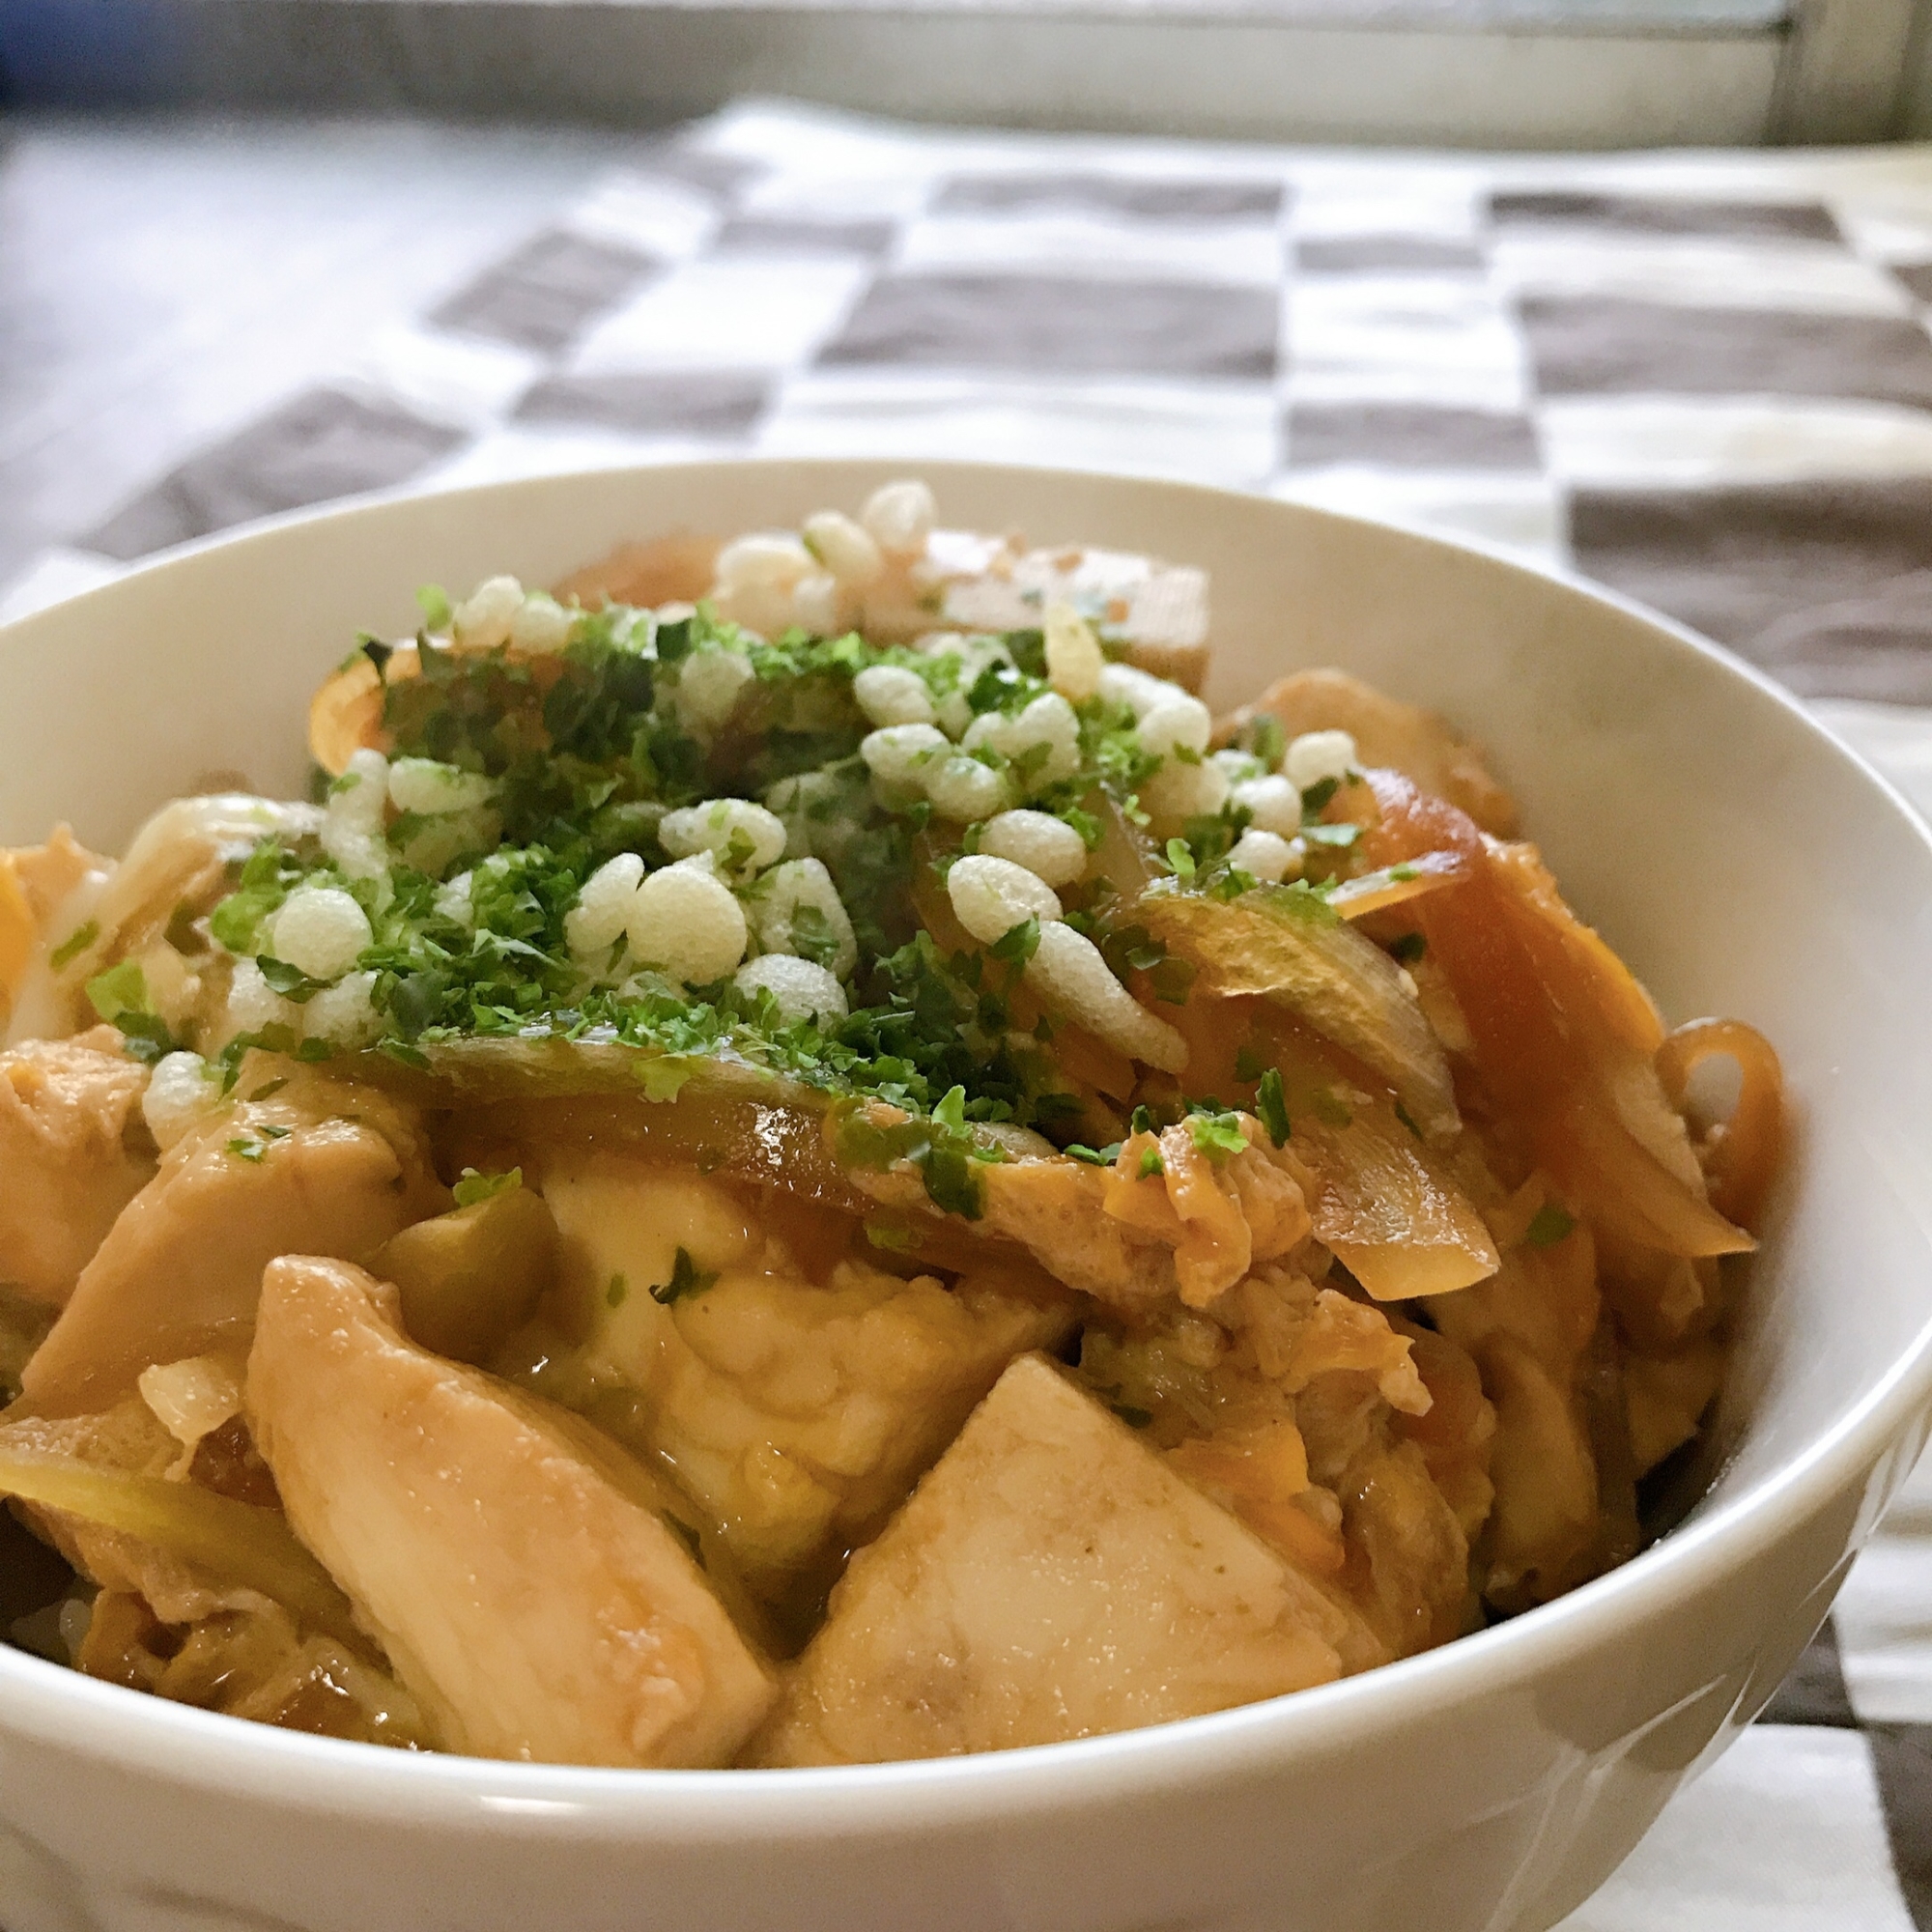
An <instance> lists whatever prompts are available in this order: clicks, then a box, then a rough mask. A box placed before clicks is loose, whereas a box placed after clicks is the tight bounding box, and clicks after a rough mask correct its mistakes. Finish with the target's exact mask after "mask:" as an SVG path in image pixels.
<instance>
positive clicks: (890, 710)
mask: <svg viewBox="0 0 1932 1932" xmlns="http://www.w3.org/2000/svg"><path fill="white" fill-rule="evenodd" d="M852 696H853V697H854V699H855V700H856V701H857V703H858V706H859V709H860V710H861V711H863V712H864V713H865V714H866V717H867V720H868V721H869V722H870V723H871V724H873V725H882V726H883V725H930V724H931V723H932V722H933V709H932V692H931V689H930V687H929V686H928V685H927V684H926V681H925V680H924V678H923V677H921V676H920V674H919V673H918V671H916V670H908V669H907V668H906V667H905V666H904V665H867V667H866V668H865V669H864V670H862V671H861V672H860V673H859V675H858V676H857V677H855V678H854V679H853V680H852Z"/></svg>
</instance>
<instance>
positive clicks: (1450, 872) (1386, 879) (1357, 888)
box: [1328, 852, 1469, 920]
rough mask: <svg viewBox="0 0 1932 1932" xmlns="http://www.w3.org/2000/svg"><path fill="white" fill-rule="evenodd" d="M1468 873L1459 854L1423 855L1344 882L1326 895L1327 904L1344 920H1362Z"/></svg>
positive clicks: (1426, 853) (1465, 861) (1453, 882)
mask: <svg viewBox="0 0 1932 1932" xmlns="http://www.w3.org/2000/svg"><path fill="white" fill-rule="evenodd" d="M1468 873H1469V862H1468V860H1467V859H1466V858H1464V857H1463V854H1462V853H1460V852H1424V853H1423V854H1422V855H1421V856H1420V857H1419V858H1414V859H1407V860H1405V861H1404V862H1403V863H1402V864H1401V865H1397V866H1382V867H1378V869H1377V870H1375V871H1373V872H1364V873H1362V874H1361V875H1360V877H1358V878H1353V879H1345V880H1344V881H1343V882H1342V883H1341V884H1340V885H1339V886H1337V887H1336V888H1335V890H1334V891H1333V892H1331V893H1330V894H1329V895H1328V903H1329V905H1330V906H1331V907H1332V908H1333V909H1334V910H1335V911H1336V912H1338V913H1340V914H1341V915H1342V917H1343V918H1344V919H1350V920H1353V919H1362V918H1365V917H1366V916H1367V915H1368V914H1370V913H1372V912H1381V911H1383V910H1384V909H1385V908H1387V907H1389V906H1398V905H1404V904H1406V903H1407V901H1408V900H1410V899H1419V898H1425V897H1427V896H1428V895H1429V894H1431V893H1436V892H1440V891H1441V890H1442V888H1443V887H1444V886H1448V885H1453V884H1455V882H1456V881H1457V880H1458V879H1463V878H1466V877H1467V876H1468Z"/></svg>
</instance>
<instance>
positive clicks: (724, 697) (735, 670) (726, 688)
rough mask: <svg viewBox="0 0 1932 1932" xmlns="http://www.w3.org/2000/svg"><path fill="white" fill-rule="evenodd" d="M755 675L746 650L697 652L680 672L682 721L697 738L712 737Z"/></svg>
mask: <svg viewBox="0 0 1932 1932" xmlns="http://www.w3.org/2000/svg"><path fill="white" fill-rule="evenodd" d="M774 628H782V627H781V626H779V627H774ZM752 677H753V671H752V661H751V659H750V658H748V657H747V656H746V655H745V654H744V652H743V651H694V652H693V653H692V654H691V656H690V657H688V658H686V659H685V661H684V664H683V667H682V668H681V669H680V670H679V672H678V677H677V715H678V722H679V723H680V724H682V725H683V726H684V728H685V729H686V730H687V731H690V732H692V733H694V734H695V735H696V736H697V737H700V738H709V737H711V736H712V735H713V734H714V733H715V732H716V731H717V730H718V728H719V727H720V726H721V725H723V724H724V723H725V720H726V719H727V718H729V717H730V715H731V711H732V707H733V706H734V705H736V703H737V702H738V694H739V693H740V692H741V691H743V690H744V688H745V687H746V686H747V685H748V684H750V683H751V681H752Z"/></svg>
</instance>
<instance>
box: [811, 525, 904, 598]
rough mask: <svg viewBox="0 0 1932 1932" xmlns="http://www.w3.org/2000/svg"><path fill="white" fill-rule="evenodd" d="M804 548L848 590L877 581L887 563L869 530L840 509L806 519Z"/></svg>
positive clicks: (863, 587) (864, 587)
mask: <svg viewBox="0 0 1932 1932" xmlns="http://www.w3.org/2000/svg"><path fill="white" fill-rule="evenodd" d="M804 534H805V547H806V549H807V550H809V551H810V553H811V554H812V555H813V556H815V557H816V558H817V559H818V560H819V562H820V563H822V564H823V565H824V566H825V567H826V569H827V570H829V571H830V572H831V573H832V575H833V576H834V577H836V578H837V579H838V582H840V583H841V584H843V585H844V586H845V587H846V588H847V589H851V590H864V589H866V588H867V586H868V585H870V584H872V583H874V582H877V581H878V577H879V573H880V572H881V571H883V570H884V569H885V567H886V560H885V558H884V557H883V556H881V555H880V554H879V546H878V542H877V539H875V538H874V537H873V535H872V533H871V531H870V530H868V529H867V528H866V526H864V525H863V524H855V523H854V522H853V521H852V519H851V518H850V517H848V516H846V515H845V514H844V512H843V511H840V510H819V511H816V512H815V513H814V514H813V515H811V516H810V517H808V518H806V520H805V532H804Z"/></svg>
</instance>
